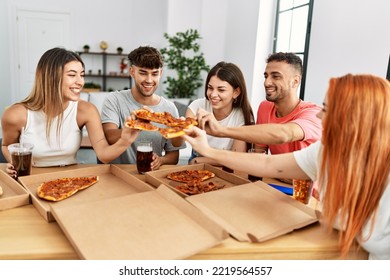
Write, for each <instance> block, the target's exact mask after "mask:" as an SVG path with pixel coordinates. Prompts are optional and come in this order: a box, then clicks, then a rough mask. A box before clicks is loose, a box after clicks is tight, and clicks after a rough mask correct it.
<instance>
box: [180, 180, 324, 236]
mask: <svg viewBox="0 0 390 280" xmlns="http://www.w3.org/2000/svg"><path fill="white" fill-rule="evenodd" d="M185 199H186V200H187V201H188V202H190V203H191V204H193V205H194V206H195V207H196V208H197V209H200V210H201V211H202V212H203V213H204V214H205V215H206V216H208V217H209V218H210V219H212V220H213V221H215V222H216V223H217V224H219V225H220V226H221V227H223V228H224V229H225V230H227V231H228V232H229V233H230V235H231V236H232V237H234V238H235V239H237V240H238V241H247V242H263V241H266V240H269V239H272V238H275V237H277V236H281V235H284V234H286V233H289V232H292V231H293V230H295V229H299V228H302V227H305V226H307V225H309V224H312V223H315V222H317V221H318V217H317V213H316V212H315V210H314V209H312V208H310V207H308V206H306V205H305V204H303V203H301V202H299V201H296V200H295V199H294V198H292V197H291V196H288V195H286V194H284V193H282V192H280V191H279V190H276V189H274V188H273V187H271V186H269V185H267V184H265V183H263V182H261V181H258V182H256V183H249V184H245V185H240V186H236V187H230V188H226V189H221V190H217V191H212V192H207V193H203V194H198V195H192V196H188V197H186V198H185Z"/></svg>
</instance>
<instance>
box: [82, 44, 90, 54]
mask: <svg viewBox="0 0 390 280" xmlns="http://www.w3.org/2000/svg"><path fill="white" fill-rule="evenodd" d="M83 50H84V52H86V53H87V52H89V45H84V47H83Z"/></svg>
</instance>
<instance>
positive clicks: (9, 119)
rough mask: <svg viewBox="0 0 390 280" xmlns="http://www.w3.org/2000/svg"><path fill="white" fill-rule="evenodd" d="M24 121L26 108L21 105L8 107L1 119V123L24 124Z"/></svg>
mask: <svg viewBox="0 0 390 280" xmlns="http://www.w3.org/2000/svg"><path fill="white" fill-rule="evenodd" d="M26 120H27V108H26V107H25V106H24V105H23V104H21V103H16V104H13V105H10V106H8V107H7V108H6V109H5V110H4V113H3V116H2V117H1V121H2V123H5V122H6V123H25V122H26Z"/></svg>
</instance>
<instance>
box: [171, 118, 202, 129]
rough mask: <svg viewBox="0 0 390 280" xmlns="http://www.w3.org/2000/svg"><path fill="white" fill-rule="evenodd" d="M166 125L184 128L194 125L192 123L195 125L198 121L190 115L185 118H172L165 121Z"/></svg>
mask: <svg viewBox="0 0 390 280" xmlns="http://www.w3.org/2000/svg"><path fill="white" fill-rule="evenodd" d="M166 125H167V126H170V127H180V128H182V129H184V128H190V127H191V126H194V125H195V126H196V125H198V122H197V120H196V119H194V118H191V117H187V118H185V119H181V118H172V119H170V120H169V121H168V122H167V123H166Z"/></svg>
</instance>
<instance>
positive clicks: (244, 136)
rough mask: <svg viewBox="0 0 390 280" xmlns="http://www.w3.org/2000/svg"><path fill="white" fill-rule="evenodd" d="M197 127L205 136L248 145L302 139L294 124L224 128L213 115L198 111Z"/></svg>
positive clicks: (298, 127) (300, 129) (301, 131)
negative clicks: (242, 142)
mask: <svg viewBox="0 0 390 280" xmlns="http://www.w3.org/2000/svg"><path fill="white" fill-rule="evenodd" d="M197 119H198V122H199V127H200V128H202V129H204V130H205V131H206V132H207V134H209V135H213V136H216V137H229V138H233V139H237V140H241V141H245V142H248V143H261V144H265V145H277V144H283V143H289V142H294V141H300V140H302V139H303V138H304V136H305V135H304V132H303V130H302V128H301V127H300V126H299V125H298V124H296V123H292V122H291V123H286V124H257V125H245V126H239V127H226V126H222V125H220V124H219V122H218V121H217V120H216V119H215V117H214V116H213V114H210V113H209V112H207V111H205V110H203V109H199V111H198V112H197Z"/></svg>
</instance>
